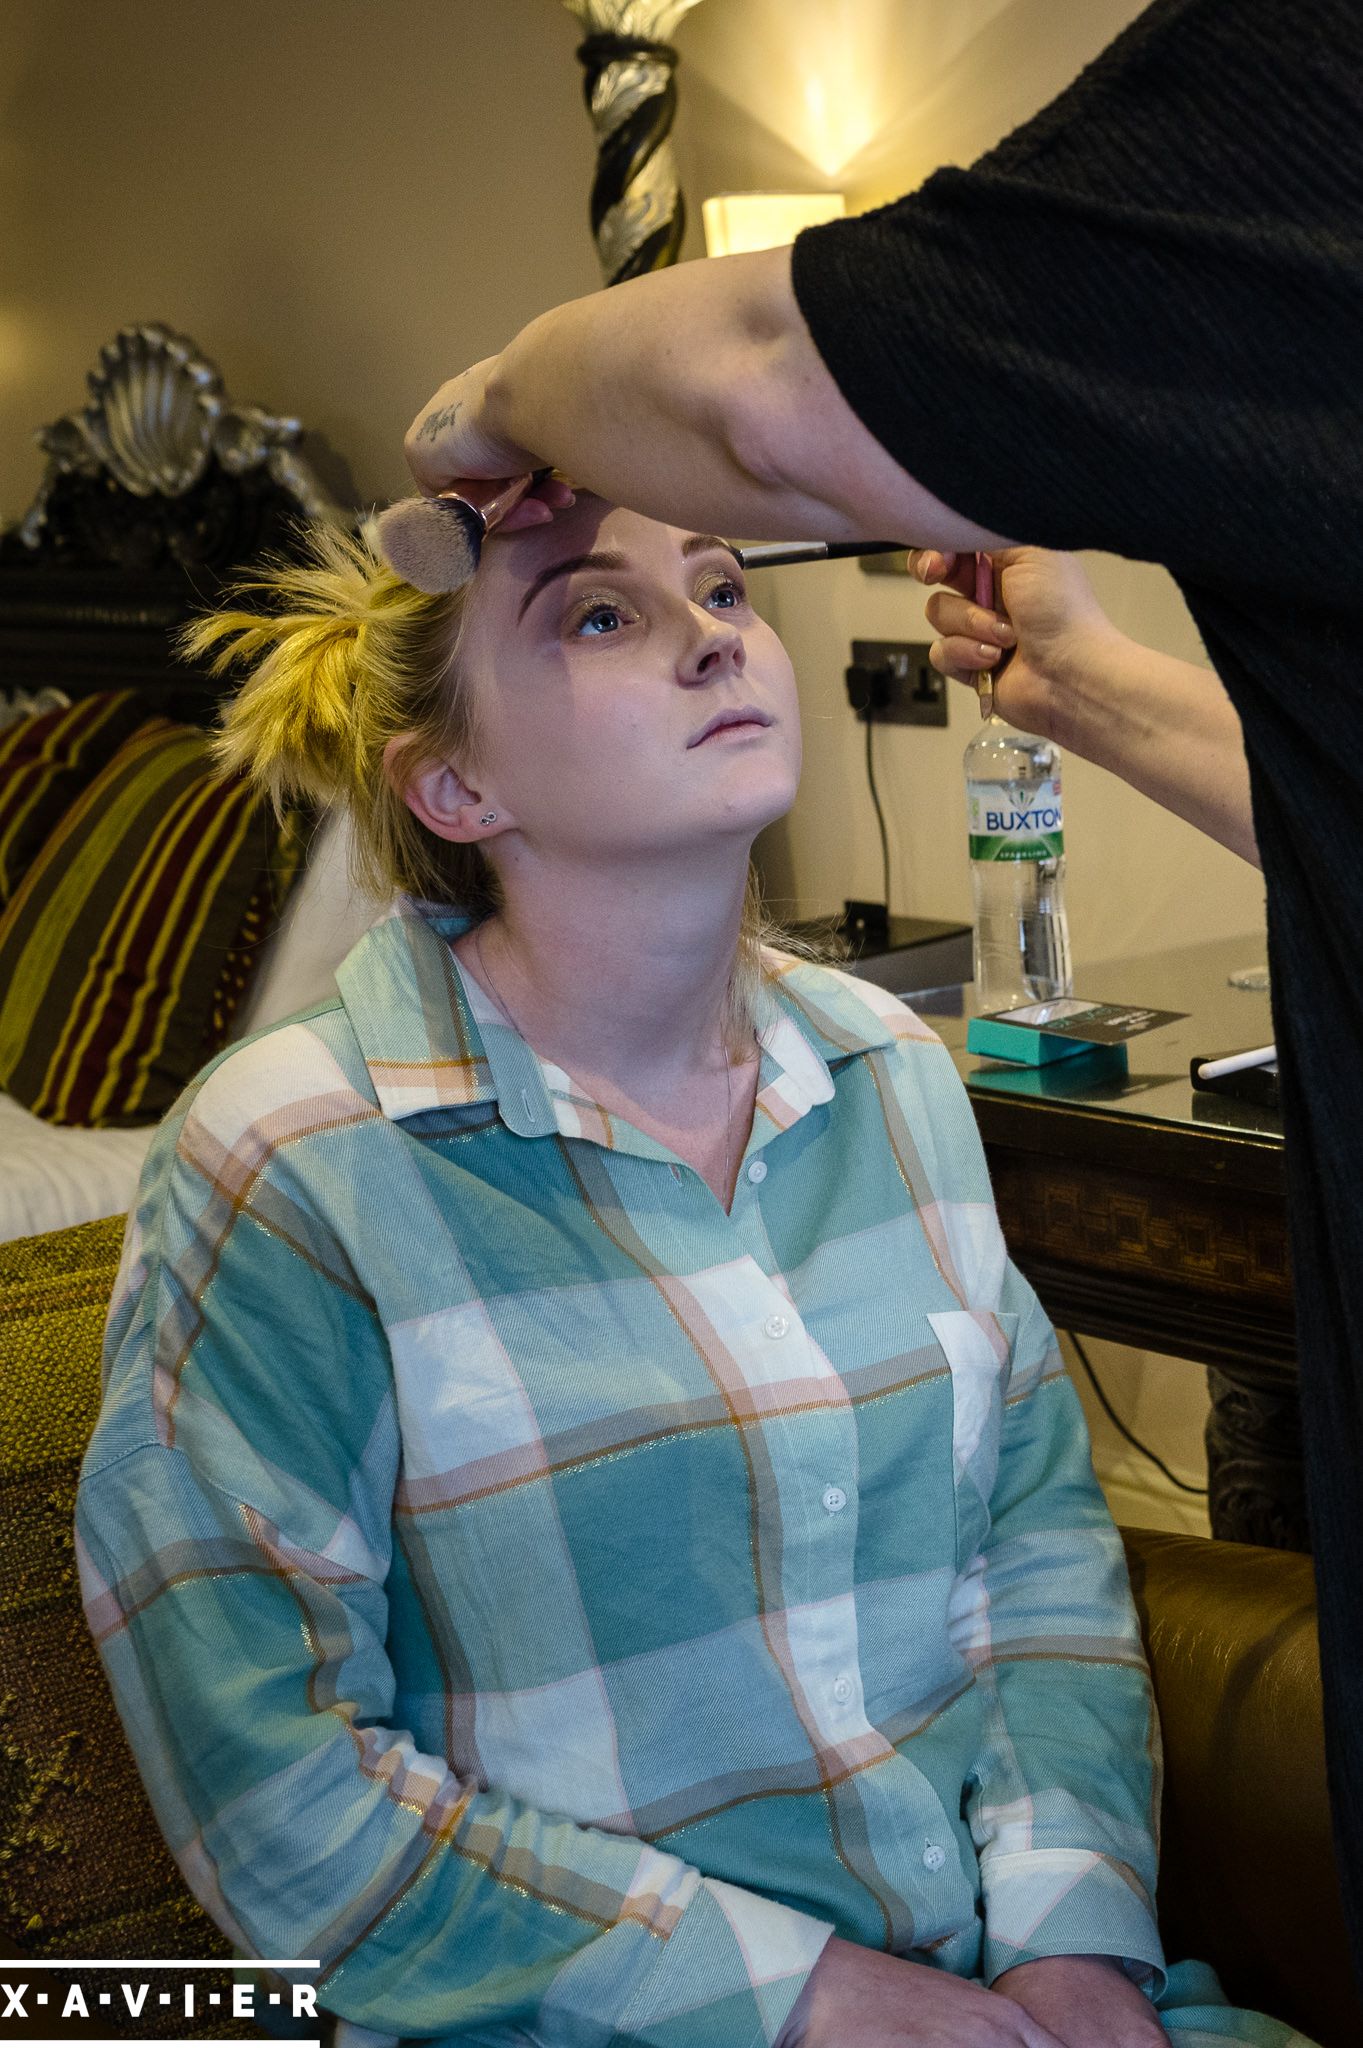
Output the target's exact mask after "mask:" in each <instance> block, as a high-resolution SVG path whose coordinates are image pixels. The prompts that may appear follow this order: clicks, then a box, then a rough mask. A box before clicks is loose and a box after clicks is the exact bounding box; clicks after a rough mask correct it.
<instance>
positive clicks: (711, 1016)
mask: <svg viewBox="0 0 1363 2048" xmlns="http://www.w3.org/2000/svg"><path fill="white" fill-rule="evenodd" d="M502 883H503V896H504V903H503V908H502V910H501V911H500V912H499V913H498V914H497V915H496V916H495V917H493V918H491V919H489V920H487V921H486V923H485V924H484V925H482V926H481V927H476V928H475V930H474V931H472V932H469V933H467V934H465V936H464V938H462V939H461V940H460V941H459V943H458V947H457V950H458V953H459V956H460V959H461V960H462V961H463V962H464V964H465V965H466V966H469V967H470V968H471V969H472V970H473V972H474V973H475V974H476V975H478V978H479V979H480V980H481V981H483V982H484V983H485V984H488V985H489V993H490V994H492V996H493V997H494V999H496V1000H497V1001H498V1002H500V1003H501V1005H502V1007H503V1008H504V1009H505V1010H506V1011H507V1013H508V1015H509V1016H510V1018H511V1020H512V1021H513V1022H514V1024H515V1026H516V1028H517V1029H518V1030H519V1031H520V1032H521V1033H522V1034H523V1035H524V1036H525V1037H526V1038H527V1039H529V1041H530V1042H531V1044H533V1045H535V1046H536V1048H537V1050H539V1051H542V1052H545V1053H547V1054H550V1055H552V1057H553V1058H554V1059H556V1060H557V1061H558V1062H559V1063H560V1064H561V1065H563V1066H565V1067H566V1068H567V1069H568V1070H569V1071H570V1072H571V1073H573V1074H575V1075H577V1074H580V1075H582V1076H584V1077H585V1076H587V1075H597V1076H600V1075H609V1076H610V1077H611V1078H612V1079H614V1080H615V1081H616V1083H617V1084H618V1085H620V1086H622V1087H625V1088H633V1089H636V1090H639V1091H641V1092H642V1093H656V1092H657V1091H659V1090H662V1091H666V1090H667V1089H669V1088H670V1087H671V1086H672V1085H674V1084H676V1083H678V1082H684V1081H685V1080H686V1079H687V1078H688V1077H690V1076H693V1075H696V1074H698V1073H704V1072H713V1071H715V1070H716V1069H717V1068H718V1067H719V1066H720V1064H721V1056H722V1032H723V1022H724V1016H725V1008H726V1001H727V992H728V987H729V981H730V977H731V974H732V971H733V966H734V959H735V954H736V950H737V945H738V937H739V928H740V924H741V920H742V913H743V897H744V891H745V888H746V885H747V861H746V857H745V859H744V861H743V863H742V866H741V867H737V866H735V864H734V863H733V862H732V861H730V862H729V863H728V864H727V871H726V870H725V869H720V870H719V871H718V872H713V873H711V874H709V875H707V876H705V877H696V876H695V875H684V876H678V875H677V874H675V872H674V873H673V874H672V875H671V876H670V877H669V876H668V875H667V873H666V871H665V870H664V869H662V868H661V867H660V866H658V865H655V866H653V867H651V868H650V869H648V870H647V871H643V872H640V871H630V870H629V869H625V868H619V869H616V870H612V871H610V872H602V871H600V870H594V871H591V872H589V873H586V874H576V873H572V872H570V871H567V870H565V868H564V866H563V865H562V863H556V865H555V869H554V872H553V874H552V876H550V875H535V874H533V873H527V872H526V871H525V869H524V868H523V867H521V866H520V865H519V864H518V865H516V866H514V867H512V868H511V870H510V872H506V871H504V873H503V877H502Z"/></svg>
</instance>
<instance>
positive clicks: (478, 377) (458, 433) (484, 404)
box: [403, 356, 573, 533]
mask: <svg viewBox="0 0 1363 2048" xmlns="http://www.w3.org/2000/svg"><path fill="white" fill-rule="evenodd" d="M498 360H499V358H498V357H496V356H486V357H485V358H484V359H483V361H482V362H481V363H475V364H474V365H473V367H472V369H469V370H465V371H464V373H463V375H462V376H459V377H451V378H450V379H449V381H448V382H447V383H445V384H442V385H441V387H440V389H439V390H438V391H437V392H436V393H435V396H434V397H433V398H430V399H428V400H427V402H426V404H425V405H423V406H422V408H421V411H420V412H419V413H418V414H417V416H416V418H415V419H414V420H413V421H412V424H411V426H410V427H409V428H408V429H407V436H406V439H405V440H404V442H403V450H404V453H405V454H406V457H407V466H408V468H409V469H410V470H411V472H412V475H413V476H414V477H415V478H416V483H417V489H418V490H419V491H420V492H422V494H423V495H424V496H425V497H428V498H430V497H434V496H435V494H436V492H437V491H444V490H449V489H450V488H451V486H455V485H458V484H459V483H460V482H461V481H463V480H464V479H465V478H473V477H501V476H524V475H525V473H526V471H527V470H532V469H542V468H543V467H544V465H543V463H542V462H541V461H540V458H539V457H538V456H537V455H535V454H533V453H532V451H531V450H530V449H528V448H521V447H519V446H518V445H517V444H516V443H515V442H514V441H508V440H506V439H505V438H504V437H503V436H501V435H499V434H498V433H497V432H496V430H495V428H494V426H493V425H492V422H491V420H490V418H489V406H488V399H487V385H488V378H489V375H490V374H491V372H492V371H493V370H494V369H495V367H496V365H497V362H498ZM572 502H573V490H572V486H571V484H569V483H567V482H566V481H565V480H564V479H563V478H562V477H557V476H551V477H546V478H545V480H544V482H543V483H542V484H539V485H537V486H536V488H535V489H534V490H533V491H529V492H527V494H526V496H525V497H524V498H522V499H521V502H520V504H519V505H516V506H514V507H513V508H512V510H511V511H510V512H508V513H507V515H506V517H505V519H503V520H502V522H501V530H502V532H503V533H515V532H516V531H517V530H518V529H519V528H521V527H526V526H543V525H546V524H547V523H548V521H549V520H551V519H552V518H553V516H554V514H555V512H561V511H562V510H563V509H564V507H565V506H568V505H571V504H572Z"/></svg>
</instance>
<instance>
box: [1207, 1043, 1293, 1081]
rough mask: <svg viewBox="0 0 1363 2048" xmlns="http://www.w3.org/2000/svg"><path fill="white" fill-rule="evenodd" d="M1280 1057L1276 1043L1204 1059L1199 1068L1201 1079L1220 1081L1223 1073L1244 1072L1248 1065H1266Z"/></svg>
mask: <svg viewBox="0 0 1363 2048" xmlns="http://www.w3.org/2000/svg"><path fill="white" fill-rule="evenodd" d="M1277 1057H1278V1048H1277V1046H1276V1045H1261V1046H1259V1047H1257V1048H1256V1050H1255V1051H1254V1052H1232V1053H1228V1054H1227V1055H1226V1057H1225V1059H1223V1060H1203V1062H1202V1064H1201V1066H1200V1067H1199V1068H1198V1070H1197V1078H1198V1080H1199V1081H1219V1080H1220V1079H1221V1077H1222V1075H1223V1074H1243V1073H1244V1071H1245V1069H1246V1068H1247V1067H1266V1066H1267V1065H1268V1064H1269V1062H1270V1061H1271V1060H1276V1059H1277Z"/></svg>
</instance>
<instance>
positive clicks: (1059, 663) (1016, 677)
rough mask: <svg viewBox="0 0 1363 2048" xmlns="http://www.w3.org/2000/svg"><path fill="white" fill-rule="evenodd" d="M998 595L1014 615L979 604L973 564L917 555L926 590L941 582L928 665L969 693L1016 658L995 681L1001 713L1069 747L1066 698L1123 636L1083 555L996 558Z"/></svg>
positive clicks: (960, 558) (1015, 552) (1046, 552)
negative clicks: (1006, 657)
mask: <svg viewBox="0 0 1363 2048" xmlns="http://www.w3.org/2000/svg"><path fill="white" fill-rule="evenodd" d="M991 560H992V561H993V564H994V578H995V591H996V595H997V597H998V601H999V605H1000V606H1001V608H1002V611H1003V612H1006V614H1007V618H1006V619H1005V618H1003V617H1001V616H1000V613H999V612H998V611H994V612H990V611H985V610H984V609H982V607H981V606H979V605H977V604H976V603H975V601H974V594H973V593H974V589H975V558H974V556H973V555H952V554H944V553H943V552H942V550H941V549H940V548H918V549H916V550H914V552H913V553H912V555H911V556H910V567H911V568H912V571H913V574H914V575H915V576H916V577H917V578H918V580H919V582H920V583H930V584H939V585H940V586H941V588H940V589H937V590H935V591H934V593H933V595H932V597H931V598H930V599H929V600H928V604H927V617H928V623H929V624H930V625H931V626H932V628H933V630H934V631H935V632H936V633H937V635H938V636H939V637H938V638H937V639H936V640H934V641H933V643H932V647H931V649H930V653H929V659H930V660H931V662H932V665H933V667H934V668H936V669H939V670H940V671H941V673H942V674H943V675H944V676H950V677H951V679H952V681H953V682H958V683H968V684H969V685H970V686H971V687H972V688H973V687H974V685H975V679H976V677H977V676H978V675H979V674H980V673H981V671H982V670H984V669H992V668H994V667H995V666H996V664H997V663H998V661H999V660H1000V657H1001V656H1002V655H1003V654H1004V653H1005V652H1008V653H1011V655H1012V659H1011V660H1010V661H1009V662H1008V663H1007V665H1006V667H1005V668H1004V669H1003V671H1002V673H1001V674H999V675H998V676H997V677H996V680H995V684H994V706H995V709H996V710H997V711H998V713H999V716H1000V717H1001V718H1006V719H1007V720H1008V721H1009V722H1010V723H1011V724H1013V725H1016V726H1017V727H1018V728H1019V730H1020V731H1022V732H1034V733H1038V734H1040V735H1041V736H1042V737H1043V738H1046V739H1056V740H1059V741H1060V742H1061V743H1062V744H1063V743H1064V739H1065V734H1064V730H1063V728H1064V721H1065V713H1066V709H1067V699H1068V697H1069V695H1070V693H1071V692H1072V691H1073V689H1074V687H1075V683H1076V679H1077V678H1078V677H1079V676H1081V675H1099V676H1101V675H1102V674H1104V673H1105V672H1106V670H1107V669H1108V668H1109V667H1110V666H1111V662H1110V652H1111V649H1112V647H1113V646H1114V645H1115V644H1116V643H1118V642H1120V641H1121V640H1122V638H1123V636H1122V635H1121V634H1120V633H1118V631H1117V628H1116V627H1115V626H1114V625H1113V623H1112V621H1111V620H1110V619H1109V618H1108V616H1107V614H1106V612H1105V611H1104V610H1103V609H1102V606H1101V605H1100V604H1099V602H1098V600H1097V598H1096V597H1095V596H1094V594H1093V587H1092V585H1091V584H1090V582H1089V580H1088V577H1087V576H1086V575H1085V574H1084V570H1083V566H1082V564H1081V563H1080V561H1079V559H1078V557H1077V556H1076V555H1063V554H1057V553H1054V552H1052V551H1051V550H1050V549H1049V548H1005V549H1002V550H1001V551H1000V552H999V553H997V554H995V555H993V556H991Z"/></svg>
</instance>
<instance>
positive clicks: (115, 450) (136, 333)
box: [19, 320, 345, 548]
mask: <svg viewBox="0 0 1363 2048" xmlns="http://www.w3.org/2000/svg"><path fill="white" fill-rule="evenodd" d="M86 383H87V385H88V387H89V391H90V401H89V403H88V404H87V405H86V406H85V407H84V409H83V410H82V411H81V412H78V413H74V412H73V413H67V414H65V415H64V417H63V418H61V419H59V420H54V421H53V422H52V424H51V425H50V426H46V427H43V428H41V429H40V430H39V433H38V436H37V440H38V445H39V447H40V448H41V449H42V450H43V453H44V454H45V455H46V456H47V473H46V475H45V476H44V478H43V481H42V483H41V485H40V486H39V489H38V495H37V497H36V498H35V499H34V501H33V503H32V504H31V505H30V507H29V509H28V511H27V513H26V514H25V515H24V518H23V520H22V521H21V523H20V526H19V534H20V538H21V539H22V540H23V542H24V543H25V545H26V546H28V547H31V548H36V547H37V546H38V545H39V543H40V541H41V538H42V532H43V525H44V521H45V519H46V513H47V502H48V499H49V497H50V496H51V493H52V488H53V485H54V484H55V483H56V481H57V479H58V478H59V477H61V476H66V475H69V474H70V473H71V472H73V471H74V472H77V473H78V474H80V475H82V476H88V477H97V476H99V475H100V474H101V473H104V474H107V475H109V476H111V477H112V478H113V479H114V481H115V482H116V483H118V484H121V485H122V487H123V489H124V490H125V491H131V492H132V494H133V496H134V497H138V498H181V497H183V496H184V495H185V494H186V493H187V492H189V491H192V490H193V488H194V486H195V485H196V484H197V483H199V482H200V481H201V480H202V478H203V476H204V473H205V470H206V469H207V467H208V464H209V461H210V458H212V457H216V458H217V460H218V462H219V463H220V464H221V466H222V467H223V469H225V470H227V471H228V472H229V474H231V475H234V476H240V475H241V474H243V473H244V472H245V471H247V470H251V469H258V468H263V469H265V470H266V471H267V472H268V473H269V475H270V476H271V477H272V478H273V479H274V481H275V482H276V483H277V484H279V485H280V486H281V488H282V489H284V490H286V491H288V492H289V493H290V494H291V495H292V496H293V498H294V499H295V500H296V502H297V504H298V507H299V509H300V511H301V512H302V513H303V514H304V515H305V516H306V517H308V518H313V519H334V520H343V519H344V517H345V515H344V514H343V513H342V512H341V511H340V509H339V508H338V507H337V506H336V505H335V504H333V502H332V500H331V499H330V497H329V496H328V495H327V493H326V491H325V490H324V489H323V487H322V484H321V482H320V481H319V479H318V478H317V477H316V476H315V475H314V474H313V471H312V469H311V468H310V467H309V465H308V464H307V462H306V461H305V460H304V459H303V457H302V455H301V454H300V453H299V452H298V448H297V445H296V444H297V442H298V441H299V439H300V437H301V435H302V431H303V429H302V425H301V423H300V422H299V421H298V420H296V419H287V418H279V417H277V416H276V415H274V414H272V413H267V412H264V411H263V410H262V409H261V408H260V407H259V406H257V405H233V404H232V403H230V401H229V400H228V397H227V393H226V389H225V387H224V385H223V380H222V372H221V371H220V370H219V369H218V367H217V365H216V363H213V362H211V361H210V360H209V358H208V357H207V356H205V355H202V354H201V353H200V351H199V349H198V348H197V347H196V345H195V343H194V342H192V341H191V340H190V339H189V337H188V336H187V335H183V334H176V333H175V332H173V330H172V329H171V328H169V327H165V326H162V324H161V323H160V322H159V321H155V320H152V321H147V322H145V323H144V324H143V325H141V326H137V327H123V328H120V330H119V332H118V333H117V334H116V335H115V337H114V339H113V340H112V341H109V342H106V343H105V345H104V347H103V348H102V349H101V350H100V355H99V362H98V363H97V365H96V366H95V368H94V369H93V370H91V371H90V373H89V375H88V377H87V378H86Z"/></svg>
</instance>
